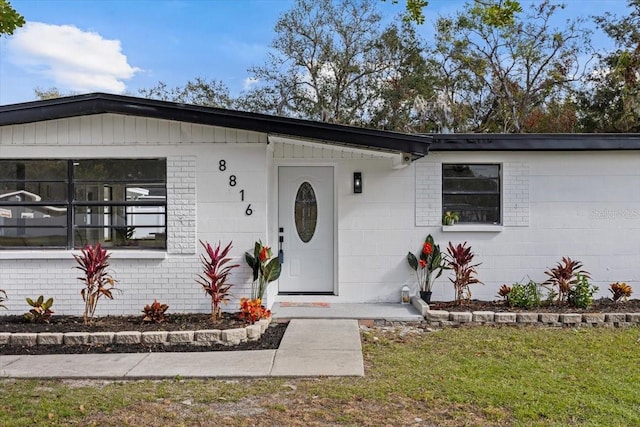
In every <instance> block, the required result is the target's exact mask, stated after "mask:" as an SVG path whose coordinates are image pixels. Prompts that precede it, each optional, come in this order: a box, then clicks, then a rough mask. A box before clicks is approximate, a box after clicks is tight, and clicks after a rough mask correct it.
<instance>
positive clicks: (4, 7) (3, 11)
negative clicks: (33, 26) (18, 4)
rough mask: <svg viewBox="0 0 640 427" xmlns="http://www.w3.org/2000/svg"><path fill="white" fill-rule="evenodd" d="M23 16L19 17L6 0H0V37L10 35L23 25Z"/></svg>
mask: <svg viewBox="0 0 640 427" xmlns="http://www.w3.org/2000/svg"><path fill="white" fill-rule="evenodd" d="M24 23H25V22H24V16H22V15H20V14H19V13H18V12H17V11H16V10H15V9H14V8H13V7H12V6H11V3H9V2H8V1H7V0H0V37H1V36H2V35H3V34H7V35H12V34H13V32H14V31H15V30H16V29H17V28H19V27H22V26H23V25H24Z"/></svg>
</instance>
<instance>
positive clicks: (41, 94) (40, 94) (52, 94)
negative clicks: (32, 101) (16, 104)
mask: <svg viewBox="0 0 640 427" xmlns="http://www.w3.org/2000/svg"><path fill="white" fill-rule="evenodd" d="M33 93H34V94H35V95H36V98H38V99H39V100H45V99H55V98H62V97H63V96H71V95H77V93H74V92H68V93H63V92H61V91H60V89H58V88H57V87H50V88H49V89H42V88H40V87H35V88H34V89H33Z"/></svg>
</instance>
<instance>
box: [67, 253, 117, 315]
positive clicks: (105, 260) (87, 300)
mask: <svg viewBox="0 0 640 427" xmlns="http://www.w3.org/2000/svg"><path fill="white" fill-rule="evenodd" d="M110 256H111V255H110V254H109V253H108V252H107V250H106V249H103V248H102V246H100V243H98V244H97V245H96V246H91V245H87V246H85V247H84V249H82V254H81V255H73V257H74V258H75V260H76V262H77V263H78V264H79V266H78V267H76V268H77V269H79V270H82V271H83V272H84V276H83V277H78V280H80V281H81V282H82V283H83V284H84V286H85V287H84V288H83V289H82V291H80V294H81V295H82V299H83V300H84V312H83V315H82V317H83V319H84V323H85V324H87V323H89V321H90V320H91V319H92V318H93V315H94V313H95V311H96V307H97V305H98V301H99V300H100V297H103V296H104V297H107V298H109V299H113V291H116V290H118V289H117V288H116V287H115V286H116V283H117V280H115V279H114V278H113V276H111V274H110V273H109V271H108V268H109V257H110Z"/></svg>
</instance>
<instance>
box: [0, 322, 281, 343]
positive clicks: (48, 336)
mask: <svg viewBox="0 0 640 427" xmlns="http://www.w3.org/2000/svg"><path fill="white" fill-rule="evenodd" d="M269 323H271V318H270V317H269V318H267V319H261V320H259V321H257V322H256V323H254V324H253V325H249V326H245V327H244V328H235V329H203V330H198V331H147V332H140V331H122V332H66V333H58V332H40V333H11V332H0V345H15V346H34V345H56V344H57V345H61V344H66V345H98V344H100V345H105V344H106V345H108V344H163V345H169V346H170V345H177V344H183V345H184V344H188V345H203V346H206V345H214V344H223V345H230V346H231V345H238V344H240V343H242V342H245V341H256V340H258V339H259V338H260V337H261V336H262V334H264V332H265V331H266V330H267V327H268V326H269Z"/></svg>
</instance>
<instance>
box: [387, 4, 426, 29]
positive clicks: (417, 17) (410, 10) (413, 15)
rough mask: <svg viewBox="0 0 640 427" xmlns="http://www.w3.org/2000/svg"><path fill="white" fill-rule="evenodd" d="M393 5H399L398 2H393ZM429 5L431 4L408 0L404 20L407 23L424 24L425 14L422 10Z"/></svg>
mask: <svg viewBox="0 0 640 427" xmlns="http://www.w3.org/2000/svg"><path fill="white" fill-rule="evenodd" d="M382 1H387V0H382ZM391 3H393V4H398V0H391ZM428 5H429V2H428V1H426V0H407V4H406V10H405V14H404V16H403V18H402V19H403V20H404V21H406V22H415V23H416V24H424V12H423V11H422V9H424V8H425V7H427V6H428Z"/></svg>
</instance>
